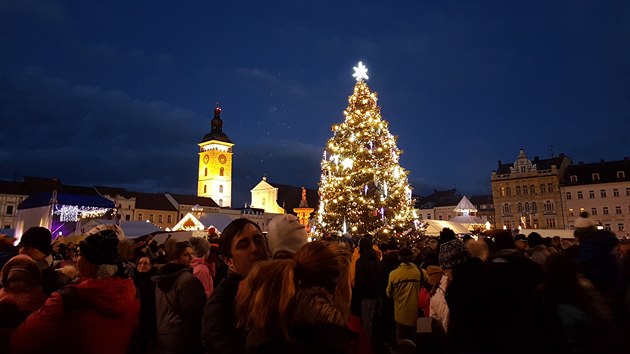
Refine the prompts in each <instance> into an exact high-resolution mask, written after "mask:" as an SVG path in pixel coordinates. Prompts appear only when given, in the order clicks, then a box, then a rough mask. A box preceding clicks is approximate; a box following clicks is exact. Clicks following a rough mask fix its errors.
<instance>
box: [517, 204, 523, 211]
mask: <svg viewBox="0 0 630 354" xmlns="http://www.w3.org/2000/svg"><path fill="white" fill-rule="evenodd" d="M517 208H518V212H519V213H522V212H523V204H521V203H518V206H517Z"/></svg>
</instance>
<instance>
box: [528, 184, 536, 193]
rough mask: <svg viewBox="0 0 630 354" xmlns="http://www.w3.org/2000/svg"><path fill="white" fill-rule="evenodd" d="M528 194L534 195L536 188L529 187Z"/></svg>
mask: <svg viewBox="0 0 630 354" xmlns="http://www.w3.org/2000/svg"><path fill="white" fill-rule="evenodd" d="M529 192H530V194H536V187H534V186H529Z"/></svg>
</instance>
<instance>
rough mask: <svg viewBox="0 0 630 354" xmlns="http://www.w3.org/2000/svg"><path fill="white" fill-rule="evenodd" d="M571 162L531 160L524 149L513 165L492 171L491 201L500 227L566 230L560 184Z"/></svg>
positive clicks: (566, 159)
mask: <svg viewBox="0 0 630 354" xmlns="http://www.w3.org/2000/svg"><path fill="white" fill-rule="evenodd" d="M570 165H571V159H570V158H569V157H568V156H565V155H564V154H560V155H559V156H557V157H552V158H550V159H540V158H538V157H534V159H533V160H530V159H528V157H527V155H526V154H525V151H524V150H523V149H521V150H520V151H519V154H518V157H517V158H516V160H515V161H514V163H510V164H503V163H501V160H499V163H498V168H497V170H496V171H493V172H492V180H491V181H492V182H491V183H492V199H493V202H494V207H495V222H496V227H497V228H504V229H508V230H515V229H520V228H524V229H565V228H567V227H568V225H567V223H566V218H565V215H564V209H565V207H564V205H563V200H562V196H561V192H560V185H561V182H562V178H563V175H564V172H565V171H566V169H567V168H568V167H569V166H570Z"/></svg>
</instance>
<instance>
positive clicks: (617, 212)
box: [615, 206, 621, 215]
mask: <svg viewBox="0 0 630 354" xmlns="http://www.w3.org/2000/svg"><path fill="white" fill-rule="evenodd" d="M615 214H617V215H619V214H621V207H620V206H616V207H615Z"/></svg>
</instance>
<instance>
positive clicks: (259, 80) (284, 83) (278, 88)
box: [234, 68, 309, 98]
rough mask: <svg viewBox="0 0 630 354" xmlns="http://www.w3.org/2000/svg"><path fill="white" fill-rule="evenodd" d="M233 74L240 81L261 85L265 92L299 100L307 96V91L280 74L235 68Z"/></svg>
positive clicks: (262, 70)
mask: <svg viewBox="0 0 630 354" xmlns="http://www.w3.org/2000/svg"><path fill="white" fill-rule="evenodd" d="M234 72H235V74H236V76H238V77H239V78H241V79H245V80H249V81H252V82H254V83H256V85H258V84H263V85H264V88H265V89H266V90H271V91H275V92H278V94H281V95H282V94H284V95H290V96H294V97H299V98H305V97H308V96H309V93H308V91H307V90H306V88H305V87H304V86H303V85H302V84H301V83H299V82H298V81H296V80H293V79H290V78H284V77H282V75H281V74H273V73H270V72H269V71H267V70H264V69H259V68H237V69H235V70H234Z"/></svg>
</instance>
